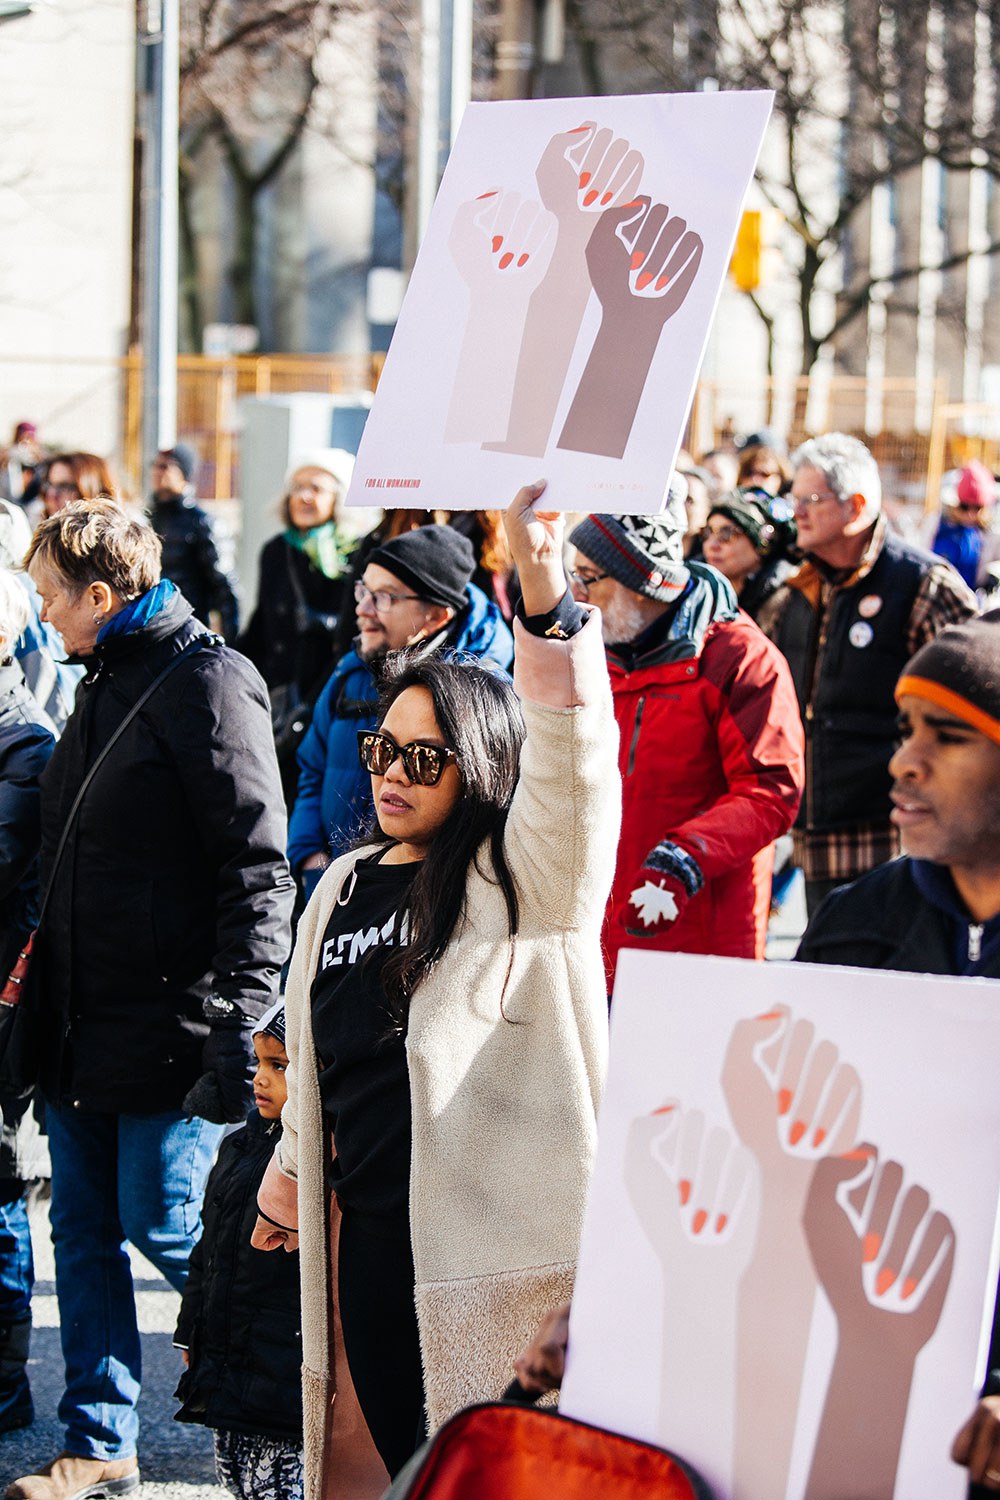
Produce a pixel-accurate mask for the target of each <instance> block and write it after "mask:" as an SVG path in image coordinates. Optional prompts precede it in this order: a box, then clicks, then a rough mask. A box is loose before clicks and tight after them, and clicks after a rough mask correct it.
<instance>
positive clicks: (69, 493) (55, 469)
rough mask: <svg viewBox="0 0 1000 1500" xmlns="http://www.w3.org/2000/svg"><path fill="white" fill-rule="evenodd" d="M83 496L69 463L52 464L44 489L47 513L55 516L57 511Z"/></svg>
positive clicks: (43, 502)
mask: <svg viewBox="0 0 1000 1500" xmlns="http://www.w3.org/2000/svg"><path fill="white" fill-rule="evenodd" d="M82 498H83V496H82V495H81V494H80V491H79V489H78V488H77V486H76V482H75V480H74V478H73V470H72V469H71V468H70V466H69V464H59V463H56V464H50V465H49V473H48V478H47V479H46V481H45V488H44V490H43V491H42V504H43V506H44V508H45V514H46V515H47V516H54V515H55V514H56V512H57V511H60V510H65V509H66V507H67V505H72V504H73V501H74V500H81V499H82Z"/></svg>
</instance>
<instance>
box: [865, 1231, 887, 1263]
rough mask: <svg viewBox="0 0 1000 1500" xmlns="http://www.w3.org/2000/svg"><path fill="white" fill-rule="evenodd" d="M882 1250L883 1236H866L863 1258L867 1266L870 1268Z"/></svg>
mask: <svg viewBox="0 0 1000 1500" xmlns="http://www.w3.org/2000/svg"><path fill="white" fill-rule="evenodd" d="M881 1248H882V1236H881V1235H879V1234H866V1235H865V1239H864V1246H863V1248H862V1252H861V1253H862V1256H863V1258H864V1262H865V1265H866V1266H870V1265H871V1263H872V1261H873V1260H875V1258H876V1257H877V1255H878V1253H879V1251H880V1250H881Z"/></svg>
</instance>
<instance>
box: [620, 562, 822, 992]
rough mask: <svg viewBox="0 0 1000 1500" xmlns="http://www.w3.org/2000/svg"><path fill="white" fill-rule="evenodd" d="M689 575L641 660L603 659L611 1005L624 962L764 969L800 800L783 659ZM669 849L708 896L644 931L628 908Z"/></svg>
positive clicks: (727, 601)
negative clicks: (609, 716) (614, 815)
mask: <svg viewBox="0 0 1000 1500" xmlns="http://www.w3.org/2000/svg"><path fill="white" fill-rule="evenodd" d="M691 567H692V574H693V575H694V584H695V586H694V589H693V590H692V591H690V592H689V594H688V595H686V596H685V598H684V599H683V600H682V602H681V605H680V607H679V609H678V611H677V612H676V613H675V614H672V615H671V616H670V617H669V620H667V619H665V621H664V625H663V627H661V628H660V629H655V628H654V629H653V630H652V631H651V632H649V633H648V636H647V638H646V639H644V640H641V641H640V643H639V646H640V654H638V655H636V654H635V653H634V652H632V651H630V650H629V648H628V647H625V648H621V647H613V646H609V647H608V653H607V654H608V667H609V670H610V673H611V689H612V693H613V695H614V703H615V717H616V718H617V720H618V729H619V733H620V735H621V749H620V753H619V767H620V769H621V775H622V793H623V808H622V833H621V842H620V844H619V846H618V862H617V866H616V870H615V879H614V885H613V886H612V890H611V899H610V901H609V903H608V910H607V914H606V917H605V923H604V941H605V950H606V962H607V970H608V986H609V992H610V986H611V984H612V982H613V979H614V971H615V964H616V962H617V957H618V950H619V948H639V949H642V948H653V949H663V950H666V951H668V952H674V953H714V954H726V955H730V956H732V957H736V958H763V956H764V941H765V937H766V932H767V917H768V908H769V904H770V890H771V868H772V864H773V857H774V855H773V847H772V846H773V843H774V840H775V839H776V838H778V836H779V835H780V834H782V833H785V832H786V831H787V830H788V829H789V828H790V827H791V825H792V821H793V819H794V817H795V814H796V812H797V810H798V806H799V800H800V798H801V796H802V784H803V775H804V767H803V735H802V722H801V719H800V718H799V710H798V705H797V703H796V699H795V690H794V688H793V686H792V679H791V675H790V673H789V671H788V667H787V665H786V663H785V659H784V657H783V656H782V655H781V653H780V652H779V651H778V650H777V648H776V647H775V646H774V645H772V643H771V642H770V641H769V640H768V639H767V637H766V636H764V635H762V634H761V632H760V630H758V628H757V626H756V625H755V624H754V623H753V621H752V620H751V619H750V618H749V616H748V615H745V614H742V613H741V612H739V611H738V610H736V609H734V608H733V596H732V594H731V593H730V592H729V590H728V588H726V587H720V585H722V580H721V578H720V577H719V575H718V574H716V573H714V572H713V570H711V569H709V568H705V567H701V566H698V565H691ZM709 575H710V576H709ZM665 839H668V840H671V841H672V842H674V843H676V844H678V845H680V846H681V848H683V849H685V850H687V852H688V853H689V854H691V855H692V856H693V857H694V858H695V859H696V860H697V862H698V865H699V866H700V868H701V871H702V874H703V875H704V877H705V885H704V888H703V889H702V890H700V891H699V892H698V893H697V894H696V895H694V896H693V897H692V898H691V899H690V901H689V902H688V904H687V906H686V907H685V908H684V909H683V910H682V912H681V914H680V916H679V917H678V918H677V919H676V920H675V921H673V922H670V923H664V922H657V923H656V925H655V928H654V929H653V930H652V931H649V930H648V929H646V928H644V926H643V924H642V922H641V920H640V918H639V914H638V911H637V908H636V906H635V905H630V900H629V898H630V896H631V895H632V893H633V892H634V891H635V890H637V888H638V887H640V886H642V884H643V882H644V877H640V875H639V872H640V870H641V869H642V867H643V865H644V863H645V860H646V857H647V855H648V854H649V853H650V851H651V850H652V849H653V848H654V847H655V845H656V844H658V843H660V842H661V841H662V840H665Z"/></svg>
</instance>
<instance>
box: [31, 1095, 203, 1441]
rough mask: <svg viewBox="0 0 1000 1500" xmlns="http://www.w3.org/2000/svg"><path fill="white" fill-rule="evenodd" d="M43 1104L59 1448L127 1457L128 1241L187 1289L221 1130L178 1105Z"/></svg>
mask: <svg viewBox="0 0 1000 1500" xmlns="http://www.w3.org/2000/svg"><path fill="white" fill-rule="evenodd" d="M47 1110H48V1116H47V1118H48V1131H49V1150H50V1153H51V1156H52V1242H53V1245H54V1246H55V1259H56V1295H57V1297H58V1301H59V1324H60V1334H61V1337H62V1350H63V1359H64V1360H65V1363H66V1390H65V1393H64V1395H63V1398H62V1400H61V1401H60V1403H59V1419H60V1421H61V1422H63V1423H64V1424H65V1427H66V1451H67V1452H68V1453H75V1454H78V1455H79V1456H80V1457H83V1458H102V1459H106V1460H107V1459H119V1458H131V1457H132V1456H133V1455H134V1454H135V1451H136V1438H137V1435H138V1431H139V1421H138V1417H137V1416H136V1410H135V1408H136V1402H137V1401H138V1399H139V1389H140V1384H141V1378H142V1364H141V1356H140V1346H139V1330H138V1327H137V1323H136V1312H135V1293H134V1290H133V1286H132V1271H131V1267H130V1265H129V1258H128V1252H127V1250H126V1247H125V1242H126V1240H129V1241H131V1243H132V1244H133V1245H134V1246H135V1247H136V1249H137V1250H141V1252H142V1254H143V1255H145V1256H146V1257H147V1258H148V1259H149V1260H151V1261H152V1262H153V1265H154V1266H156V1268H157V1270H158V1271H160V1272H161V1273H162V1275H164V1276H165V1277H166V1279H167V1280H168V1281H169V1282H170V1285H171V1286H172V1287H173V1288H174V1289H175V1291H182V1290H183V1288H184V1283H185V1281H186V1280H187V1269H188V1258H189V1257H190V1254H191V1251H192V1250H193V1248H194V1246H195V1245H196V1244H197V1242H198V1238H199V1236H200V1234H201V1201H202V1196H203V1194H204V1191H205V1179H206V1177H207V1176H208V1171H209V1168H210V1167H211V1165H212V1159H213V1157H214V1156H215V1149H216V1146H217V1145H218V1143H219V1138H220V1136H221V1135H222V1127H221V1126H219V1125H210V1124H208V1122H207V1121H205V1120H199V1119H194V1120H188V1119H187V1118H186V1116H184V1115H182V1114H181V1113H180V1112H179V1111H174V1110H170V1111H168V1112H166V1113H165V1114H158V1115H116V1114H97V1113H90V1112H88V1111H87V1110H81V1109H74V1108H72V1107H71V1106H70V1107H66V1106H63V1105H59V1106H56V1105H54V1104H52V1103H51V1102H49V1103H48V1104H47Z"/></svg>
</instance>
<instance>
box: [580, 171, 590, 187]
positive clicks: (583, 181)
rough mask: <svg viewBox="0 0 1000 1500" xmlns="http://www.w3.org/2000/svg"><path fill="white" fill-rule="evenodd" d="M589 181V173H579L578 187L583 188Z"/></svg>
mask: <svg viewBox="0 0 1000 1500" xmlns="http://www.w3.org/2000/svg"><path fill="white" fill-rule="evenodd" d="M589 181H590V173H589V172H581V173H580V186H581V187H582V188H585V187H586V186H587V183H588V182H589Z"/></svg>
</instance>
